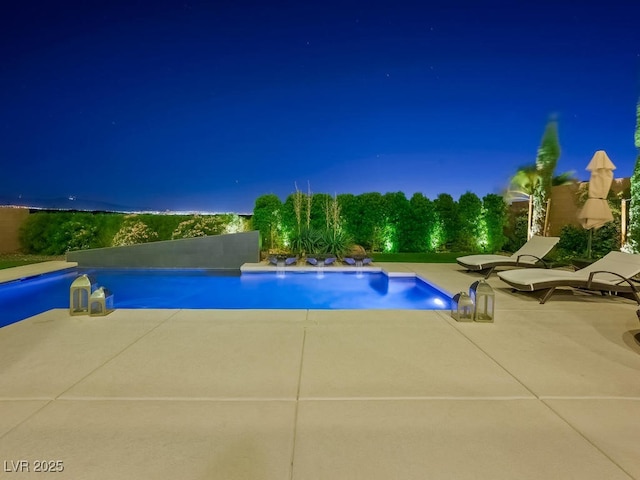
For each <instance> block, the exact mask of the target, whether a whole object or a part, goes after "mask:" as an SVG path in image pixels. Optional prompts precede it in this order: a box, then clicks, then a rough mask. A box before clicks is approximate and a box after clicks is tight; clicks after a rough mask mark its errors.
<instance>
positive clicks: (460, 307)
mask: <svg viewBox="0 0 640 480" xmlns="http://www.w3.org/2000/svg"><path fill="white" fill-rule="evenodd" d="M474 310H475V309H474V307H473V300H472V299H471V297H470V296H469V295H467V294H466V293H465V292H460V293H456V294H455V295H454V296H453V298H452V299H451V316H452V317H453V318H454V320H456V321H458V322H473V312H474Z"/></svg>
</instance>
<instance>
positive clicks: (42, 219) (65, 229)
mask: <svg viewBox="0 0 640 480" xmlns="http://www.w3.org/2000/svg"><path fill="white" fill-rule="evenodd" d="M246 227H247V225H246V221H245V220H244V219H242V218H241V217H239V216H238V215H230V214H225V215H211V216H209V215H203V216H199V215H161V214H140V215H127V214H121V213H90V212H35V213H32V214H31V215H29V216H28V217H27V220H26V221H25V223H24V224H23V226H22V228H21V230H20V244H21V247H22V250H23V252H24V253H30V254H42V255H62V254H64V253H66V252H68V251H70V250H84V249H88V248H101V247H111V246H113V245H130V244H133V243H144V242H146V241H158V240H171V239H175V238H187V237H193V236H201V235H205V234H207V235H212V234H218V233H224V232H225V231H243V230H246ZM114 240H115V242H114Z"/></svg>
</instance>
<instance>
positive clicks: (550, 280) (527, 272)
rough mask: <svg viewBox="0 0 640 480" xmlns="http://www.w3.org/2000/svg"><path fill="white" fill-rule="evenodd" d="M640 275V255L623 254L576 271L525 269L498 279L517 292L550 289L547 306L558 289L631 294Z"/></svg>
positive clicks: (611, 256)
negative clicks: (569, 288) (635, 279)
mask: <svg viewBox="0 0 640 480" xmlns="http://www.w3.org/2000/svg"><path fill="white" fill-rule="evenodd" d="M639 273H640V255H635V254H631V253H624V252H609V253H608V254H607V255H605V256H604V257H602V258H601V259H600V260H598V261H596V262H594V263H592V264H591V265H589V266H588V267H586V268H583V269H580V270H577V271H575V272H572V271H569V270H549V269H546V270H545V269H539V268H525V269H522V270H509V271H506V272H498V277H500V279H501V280H502V281H504V282H505V283H507V284H509V285H510V286H512V287H513V288H515V289H516V290H521V291H530V292H533V291H538V290H549V292H548V293H547V294H546V295H545V296H544V297H543V299H542V301H541V303H544V302H545V301H546V300H547V299H548V298H549V297H550V296H551V294H552V293H553V290H555V288H557V287H574V288H582V289H589V290H593V291H611V292H631V293H633V294H634V296H635V295H636V293H637V292H636V288H635V285H634V283H633V281H632V280H631V279H632V277H634V276H635V275H638V274H639Z"/></svg>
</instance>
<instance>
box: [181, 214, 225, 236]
mask: <svg viewBox="0 0 640 480" xmlns="http://www.w3.org/2000/svg"><path fill="white" fill-rule="evenodd" d="M224 229H225V224H224V220H223V219H222V218H220V217H217V216H205V217H202V216H200V215H195V216H194V217H193V218H190V219H189V220H185V221H184V222H180V223H179V224H178V226H177V227H176V228H175V230H174V231H173V233H172V234H171V239H172V240H177V239H180V238H195V237H206V236H207V235H219V234H220V233H222V232H224Z"/></svg>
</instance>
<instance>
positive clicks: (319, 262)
mask: <svg viewBox="0 0 640 480" xmlns="http://www.w3.org/2000/svg"><path fill="white" fill-rule="evenodd" d="M335 261H336V257H325V256H323V255H319V256H316V257H314V256H310V257H307V263H308V264H309V265H313V266H326V265H331V264H332V263H333V262H335Z"/></svg>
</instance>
